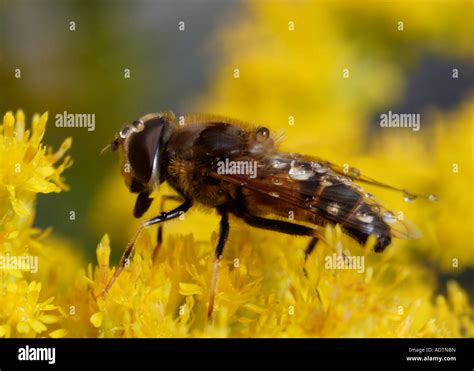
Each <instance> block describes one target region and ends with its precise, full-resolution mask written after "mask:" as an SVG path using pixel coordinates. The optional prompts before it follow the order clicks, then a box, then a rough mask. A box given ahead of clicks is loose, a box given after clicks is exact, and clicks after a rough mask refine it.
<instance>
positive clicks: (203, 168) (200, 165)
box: [102, 112, 435, 318]
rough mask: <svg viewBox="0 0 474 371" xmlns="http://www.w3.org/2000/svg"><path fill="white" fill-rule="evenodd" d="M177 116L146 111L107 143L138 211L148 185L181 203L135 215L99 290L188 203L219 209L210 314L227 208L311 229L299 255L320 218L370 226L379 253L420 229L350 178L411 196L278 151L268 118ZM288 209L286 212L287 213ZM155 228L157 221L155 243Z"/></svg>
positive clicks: (272, 226) (298, 231)
mask: <svg viewBox="0 0 474 371" xmlns="http://www.w3.org/2000/svg"><path fill="white" fill-rule="evenodd" d="M184 121H185V124H184V125H180V124H179V123H178V122H177V120H176V118H175V116H174V114H173V113H171V112H165V113H151V114H147V115H145V116H143V117H142V118H140V119H138V120H136V121H134V122H133V123H132V124H130V125H127V126H125V127H124V128H123V129H122V130H121V131H120V133H119V134H118V135H117V136H116V138H115V139H114V141H113V142H112V143H111V144H110V145H109V147H110V148H111V150H113V151H115V150H119V152H120V154H121V159H122V175H123V177H124V179H125V183H126V185H127V186H128V188H129V190H130V191H131V192H133V193H136V194H137V199H136V203H135V207H134V211H133V214H134V216H135V217H137V218H139V217H141V216H142V215H143V214H144V213H145V211H147V210H148V209H149V207H150V205H151V202H152V198H151V197H150V196H151V194H152V193H153V191H155V190H156V189H157V188H158V187H159V185H160V184H162V183H163V182H167V183H168V184H169V185H170V186H171V187H172V188H173V189H174V190H176V192H177V193H178V195H179V197H178V196H171V197H172V198H174V199H176V198H177V197H178V199H179V198H181V200H182V203H181V204H180V205H179V206H178V207H176V208H175V209H173V210H171V211H162V212H161V213H160V214H159V215H158V216H156V217H154V218H151V219H149V220H145V221H143V222H142V223H141V225H140V227H139V228H138V230H137V232H136V233H135V235H134V237H133V238H132V240H131V242H130V243H129V244H128V246H127V248H126V250H125V252H124V254H123V256H122V259H121V261H120V265H119V267H118V269H117V270H116V271H115V273H114V275H113V276H112V278H111V279H110V281H109V283H108V284H107V286H106V287H105V288H104V290H103V291H102V294H105V293H106V292H107V291H108V289H109V288H110V287H111V286H112V284H113V282H114V281H115V279H116V278H117V276H118V275H119V274H120V272H121V271H122V270H123V269H124V266H125V264H126V262H127V260H128V259H129V257H130V255H131V253H132V250H133V246H134V243H135V241H136V239H137V237H138V236H139V233H140V232H141V231H142V229H143V228H145V227H148V226H151V225H154V224H159V223H163V222H165V221H167V220H170V219H173V218H177V217H179V216H180V215H182V214H183V213H185V212H186V211H187V210H189V208H191V206H192V205H193V203H200V204H202V205H205V206H207V207H210V208H215V209H217V211H218V213H219V214H220V218H221V219H220V233H219V238H218V242H217V246H216V248H215V260H214V266H213V273H212V280H211V294H210V298H209V306H208V315H209V318H211V316H212V312H213V306H214V294H215V290H216V285H217V276H218V267H219V261H220V259H221V258H222V254H223V251H224V247H225V244H226V241H227V237H228V235H229V217H228V216H229V214H232V215H234V216H236V217H237V218H240V219H242V220H243V221H245V222H246V223H248V224H249V225H251V226H254V227H257V228H263V229H268V230H272V231H277V232H282V233H287V234H290V235H300V236H309V237H311V239H310V242H309V245H308V247H307V249H306V251H305V257H306V258H307V257H308V256H309V254H310V253H311V252H312V251H313V249H314V247H315V245H316V243H317V241H318V239H324V237H323V235H322V232H321V231H322V229H321V227H324V226H325V225H327V224H331V225H335V224H339V225H340V226H341V228H342V230H343V232H344V233H346V234H347V235H349V236H350V237H352V238H353V239H355V240H356V241H357V242H358V243H360V244H364V243H365V242H366V241H367V239H368V238H369V236H370V235H374V236H375V237H376V243H375V246H374V250H375V251H376V252H382V251H383V250H384V249H385V248H386V247H387V246H388V245H389V244H390V243H391V241H392V238H394V237H396V238H404V239H409V238H416V237H419V233H418V232H417V231H416V229H415V228H414V227H412V226H411V225H410V224H409V223H408V222H407V221H402V220H399V219H398V218H396V217H395V215H394V213H393V212H391V211H389V210H387V209H385V208H384V207H383V206H382V205H381V204H380V203H379V202H377V201H376V200H375V199H374V198H373V196H372V195H371V194H370V193H368V192H365V191H364V190H363V189H362V188H361V187H360V186H359V185H358V184H356V183H366V184H371V185H375V186H379V187H383V188H388V189H393V190H397V191H401V192H403V193H404V197H405V198H406V199H409V200H412V199H414V198H416V197H418V196H417V195H414V194H411V193H409V192H407V191H405V190H401V189H398V188H395V187H392V186H389V185H386V184H383V183H380V182H378V181H375V180H373V179H371V178H368V177H366V176H364V175H361V174H360V172H359V171H358V170H357V169H355V168H344V167H340V166H337V165H335V164H332V163H330V162H328V161H325V160H322V159H320V158H316V157H310V156H305V155H300V154H293V153H285V152H280V151H278V148H277V145H276V143H275V138H274V137H273V136H272V135H271V133H270V131H269V129H267V128H265V127H259V126H252V125H249V124H246V123H243V122H238V121H235V120H230V119H227V118H222V117H217V116H209V115H194V116H186V117H185V120H184ZM428 198H429V199H431V200H434V199H435V196H432V195H430V196H428ZM290 213H292V215H293V217H292V218H291V220H288V219H289V218H288V215H289V214H290ZM162 233H163V230H162V227H161V224H160V226H159V229H158V244H161V240H162Z"/></svg>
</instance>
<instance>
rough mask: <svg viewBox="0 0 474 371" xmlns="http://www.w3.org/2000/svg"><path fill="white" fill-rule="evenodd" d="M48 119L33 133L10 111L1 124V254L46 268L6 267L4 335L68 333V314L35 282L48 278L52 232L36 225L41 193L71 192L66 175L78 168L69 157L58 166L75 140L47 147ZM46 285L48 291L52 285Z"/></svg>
mask: <svg viewBox="0 0 474 371" xmlns="http://www.w3.org/2000/svg"><path fill="white" fill-rule="evenodd" d="M47 119H48V114H47V113H44V114H43V115H42V116H39V115H35V116H34V117H33V121H32V127H31V129H26V127H25V116H24V114H23V112H22V111H18V112H17V114H16V119H15V117H14V116H13V114H12V113H11V112H7V113H6V114H5V116H4V118H3V123H2V125H1V126H0V255H1V256H2V261H3V262H4V264H3V265H5V262H7V261H9V259H21V258H22V257H23V258H36V259H38V260H39V263H38V266H39V268H43V267H44V268H45V269H44V270H42V271H41V273H40V274H38V273H37V272H35V271H33V270H32V269H30V270H31V273H30V272H28V271H27V270H24V269H23V270H21V269H18V267H17V266H14V267H8V266H2V270H1V271H0V337H10V336H13V337H34V336H51V337H61V336H64V335H65V333H66V332H65V329H63V328H61V323H60V322H61V321H62V320H64V318H65V316H64V313H63V312H62V311H61V308H60V307H58V305H56V304H54V301H55V298H54V296H49V297H48V296H45V295H44V294H42V293H44V289H42V287H43V285H42V283H41V282H37V281H36V280H34V279H32V277H34V275H35V274H38V277H45V276H46V277H48V274H47V272H46V271H48V268H47V267H48V264H47V260H48V258H47V257H46V256H45V244H44V240H45V238H46V237H47V236H48V234H49V232H50V231H48V230H46V231H41V230H40V229H38V228H34V227H33V226H32V224H33V220H34V211H35V201H36V195H37V194H38V193H51V192H60V191H61V190H65V189H67V186H66V184H65V183H64V182H63V179H62V177H61V174H62V172H63V171H64V170H65V169H67V168H68V167H69V166H71V164H72V161H71V159H70V158H69V157H66V158H64V160H63V161H62V162H61V163H60V164H59V165H58V164H57V163H58V161H59V160H60V159H61V158H62V157H63V156H64V153H65V152H66V151H67V150H68V148H69V147H70V146H71V139H67V140H66V141H64V143H63V144H62V145H61V147H60V149H59V150H58V151H56V152H52V150H51V149H50V148H47V147H45V146H44V145H43V144H42V143H41V141H42V138H43V136H44V132H45V127H46V121H47ZM26 261H30V260H26ZM43 263H45V264H43ZM24 268H25V267H24ZM26 268H31V266H27V267H26ZM37 268H38V267H37ZM49 272H51V271H49ZM48 278H49V280H50V279H51V276H49V277H48ZM45 284H46V285H47V287H48V286H51V284H52V282H45ZM56 289H57V288H56ZM49 290H50V287H48V291H49ZM40 298H41V299H40Z"/></svg>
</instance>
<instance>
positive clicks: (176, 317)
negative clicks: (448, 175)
mask: <svg viewBox="0 0 474 371" xmlns="http://www.w3.org/2000/svg"><path fill="white" fill-rule="evenodd" d="M239 229H241V230H239ZM242 229H243V230H242ZM249 236H250V237H249ZM274 237H275V236H274V235H273V234H272V233H268V232H261V231H258V232H256V231H251V230H250V229H249V230H247V227H239V228H238V229H237V232H235V233H234V234H232V235H231V238H230V242H229V246H228V249H227V250H226V253H225V258H224V260H223V261H222V262H221V268H220V276H219V284H218V293H217V299H216V313H215V320H214V321H213V322H212V323H208V320H207V303H208V298H209V290H210V274H211V269H212V256H213V255H212V252H213V244H212V243H210V242H199V241H196V240H194V238H193V236H192V235H188V236H176V237H170V238H168V239H166V244H165V245H164V246H163V247H162V248H161V250H160V251H159V254H158V256H157V257H156V258H155V260H154V261H153V258H152V256H153V250H154V243H153V242H152V240H153V239H151V238H150V236H149V234H148V233H147V232H145V233H144V234H143V235H142V237H141V238H140V239H139V240H138V243H137V251H136V255H135V257H134V259H133V262H132V264H131V265H130V267H129V268H128V269H126V270H125V271H124V272H123V273H122V275H121V276H120V277H119V279H118V281H117V282H116V283H115V285H114V286H113V287H112V288H111V290H110V291H109V292H108V294H107V296H106V297H105V299H104V298H102V297H100V296H99V294H100V292H101V290H102V288H103V287H104V285H105V283H106V282H107V280H108V279H109V277H110V275H111V274H112V271H113V269H111V268H110V266H109V254H110V245H109V239H108V237H107V236H104V238H103V239H102V241H101V242H100V244H99V245H98V247H97V259H98V266H97V267H96V268H95V269H92V267H89V270H88V274H87V277H86V278H84V279H83V282H82V287H80V288H79V290H80V293H79V296H80V297H81V298H89V300H90V302H91V303H94V301H95V299H94V297H97V296H98V299H97V309H96V311H95V312H94V313H90V312H89V313H90V317H89V321H90V324H91V326H94V327H96V328H97V330H98V331H97V335H98V336H101V337H189V336H192V337H380V336H384V337H458V336H472V335H474V322H473V320H472V315H473V311H472V308H471V307H470V306H469V302H468V298H467V295H466V293H465V292H464V291H463V290H462V289H461V288H460V287H459V286H458V285H457V284H456V283H455V282H454V281H451V282H449V284H448V296H447V298H445V297H443V296H441V295H434V294H435V293H434V288H433V284H432V280H431V279H429V278H430V277H429V274H428V272H427V271H426V270H423V268H422V267H420V266H418V265H416V264H411V265H407V264H406V263H404V264H401V263H397V261H396V260H395V259H394V258H393V255H394V254H393V252H392V251H393V250H389V251H388V252H387V254H383V255H376V254H374V253H372V252H370V244H371V243H373V241H372V242H368V246H366V247H365V248H362V249H361V247H360V246H358V245H357V244H356V243H355V242H353V241H351V240H350V239H348V238H346V237H345V236H343V235H342V234H341V231H340V229H339V228H338V227H336V228H335V229H331V228H328V229H327V230H326V237H327V239H328V241H330V243H329V246H328V245H325V244H322V243H319V244H318V245H317V249H316V253H315V256H314V257H312V258H311V259H310V260H309V261H308V262H307V264H306V271H307V275H305V273H304V270H303V266H304V258H303V250H304V246H305V243H306V239H304V238H294V237H287V236H283V237H282V236H279V238H278V239H275V238H274ZM342 254H344V255H346V256H351V255H352V254H354V256H363V257H364V259H365V264H364V269H363V270H361V271H357V270H354V269H327V267H326V264H327V259H328V258H327V257H331V256H333V255H334V256H335V255H337V256H342ZM431 278H432V277H431ZM433 297H434V299H433ZM90 307H91V306H89V308H90ZM82 330H83V331H90V330H89V329H86V326H83V327H82ZM76 335H78V336H83V335H84V333H79V334H76Z"/></svg>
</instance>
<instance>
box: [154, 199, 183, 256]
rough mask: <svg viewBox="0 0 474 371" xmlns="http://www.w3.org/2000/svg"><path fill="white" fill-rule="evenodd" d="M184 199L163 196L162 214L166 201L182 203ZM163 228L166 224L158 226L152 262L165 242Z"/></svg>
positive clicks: (161, 202) (161, 203)
mask: <svg viewBox="0 0 474 371" xmlns="http://www.w3.org/2000/svg"><path fill="white" fill-rule="evenodd" d="M182 200H183V198H182V197H180V196H177V195H163V196H162V197H161V201H160V209H159V210H160V212H161V211H163V209H164V206H165V202H166V201H182ZM163 227H164V224H163V223H160V224H158V231H157V233H156V246H155V249H154V250H153V255H152V261H155V258H156V256H157V255H158V252H159V251H160V247H161V244H162V242H163Z"/></svg>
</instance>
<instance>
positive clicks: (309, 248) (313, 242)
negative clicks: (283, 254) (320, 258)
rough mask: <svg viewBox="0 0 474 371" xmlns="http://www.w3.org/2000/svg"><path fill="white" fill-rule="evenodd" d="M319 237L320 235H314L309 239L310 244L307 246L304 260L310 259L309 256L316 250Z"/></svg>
mask: <svg viewBox="0 0 474 371" xmlns="http://www.w3.org/2000/svg"><path fill="white" fill-rule="evenodd" d="M318 241H319V238H318V237H313V238H311V240H310V241H309V244H308V246H307V247H306V250H305V251H304V260H305V261H306V260H308V258H309V256H310V255H311V253H312V252H313V251H314V248H315V247H316V244H317V243H318Z"/></svg>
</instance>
